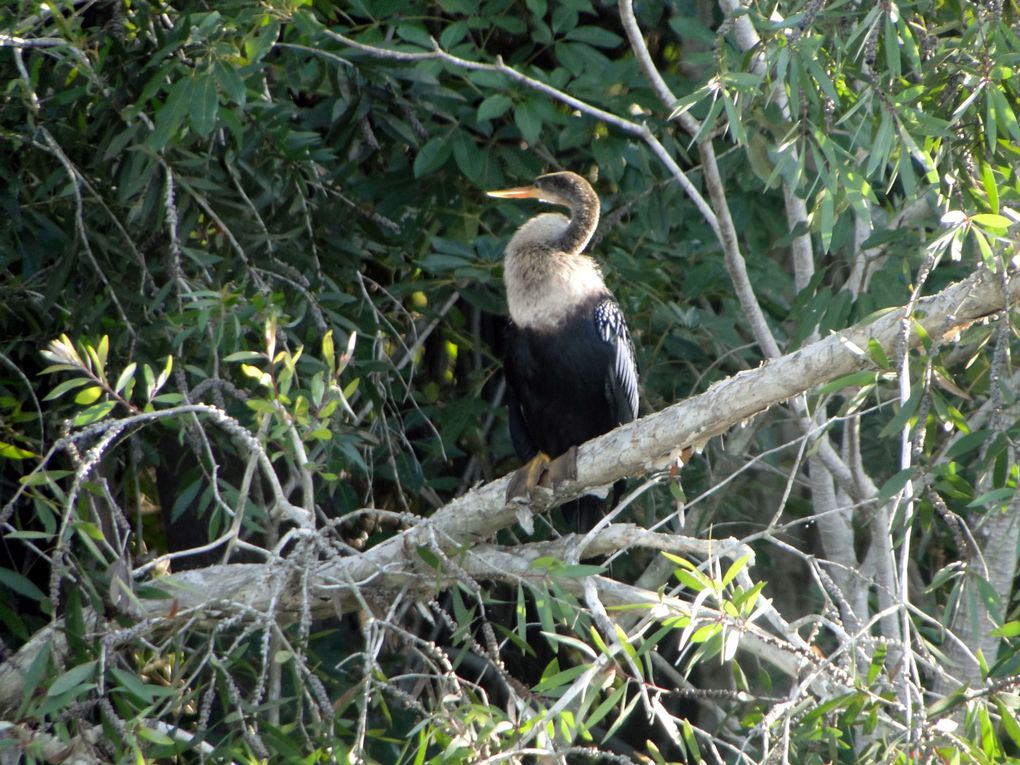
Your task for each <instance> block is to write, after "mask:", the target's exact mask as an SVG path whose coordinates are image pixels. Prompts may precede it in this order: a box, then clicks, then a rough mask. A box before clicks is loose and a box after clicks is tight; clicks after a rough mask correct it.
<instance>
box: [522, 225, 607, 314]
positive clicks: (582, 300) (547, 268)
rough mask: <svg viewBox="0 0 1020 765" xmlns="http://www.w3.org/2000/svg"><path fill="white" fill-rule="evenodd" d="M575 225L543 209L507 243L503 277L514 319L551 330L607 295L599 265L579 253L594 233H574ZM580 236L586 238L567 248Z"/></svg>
mask: <svg viewBox="0 0 1020 765" xmlns="http://www.w3.org/2000/svg"><path fill="white" fill-rule="evenodd" d="M596 216H597V213H596ZM574 225H575V221H573V220H570V221H568V220H567V218H566V217H564V216H563V215H560V214H559V213H544V214H542V215H539V216H537V217H535V218H532V219H531V220H529V221H528V222H527V223H525V224H524V225H523V226H521V227H520V228H519V229H518V230H517V233H516V234H514V236H513V238H512V239H511V240H510V244H508V245H507V248H506V260H505V262H504V271H503V280H504V282H505V283H506V297H507V304H508V306H509V308H510V317H511V318H512V319H513V321H514V323H515V324H517V325H518V326H520V327H530V328H534V329H552V328H554V327H555V326H557V325H559V324H560V323H561V322H562V321H563V320H564V319H565V318H567V317H568V316H569V315H570V314H571V313H573V312H574V311H576V310H577V309H578V308H580V307H581V306H583V305H585V304H586V303H589V302H590V301H591V300H593V299H595V298H597V297H599V296H602V295H604V294H607V290H606V284H605V282H604V281H603V279H602V271H601V270H600V269H599V267H598V264H597V263H596V262H595V261H594V260H593V259H592V258H590V257H588V256H587V255H582V254H580V253H579V252H576V250H577V249H579V248H580V246H583V245H584V244H586V243H587V239H588V238H589V237H590V236H591V234H590V233H588V234H587V235H584V234H583V232H582V233H581V234H578V233H576V232H574V231H573V230H572V229H573V227H574ZM589 225H591V224H589ZM579 237H583V241H580V243H579V245H575V247H574V250H573V251H571V250H568V249H567V248H566V247H565V246H563V245H564V244H566V243H568V242H571V241H575V242H576V241H578V238H579Z"/></svg>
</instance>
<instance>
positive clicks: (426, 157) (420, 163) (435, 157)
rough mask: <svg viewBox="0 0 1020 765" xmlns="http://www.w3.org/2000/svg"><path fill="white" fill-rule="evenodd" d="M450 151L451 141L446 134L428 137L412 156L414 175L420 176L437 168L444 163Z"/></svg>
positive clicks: (451, 148) (451, 149)
mask: <svg viewBox="0 0 1020 765" xmlns="http://www.w3.org/2000/svg"><path fill="white" fill-rule="evenodd" d="M452 151H453V143H452V142H451V141H450V139H449V137H448V136H444V137H442V138H440V137H436V138H431V139H429V140H428V141H427V142H426V143H425V145H424V146H422V147H421V149H419V150H418V156H416V157H415V158H414V177H415V178H421V177H422V176H423V175H428V174H429V173H431V172H434V171H435V170H438V169H439V168H440V167H442V166H443V165H444V164H446V160H448V159H449V158H450V154H451V152H452Z"/></svg>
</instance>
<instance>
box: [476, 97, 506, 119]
mask: <svg viewBox="0 0 1020 765" xmlns="http://www.w3.org/2000/svg"><path fill="white" fill-rule="evenodd" d="M513 105H514V102H513V101H511V100H510V97H509V96H505V95H503V94H502V93H495V94H493V95H491V96H489V97H488V98H486V99H485V100H484V101H482V103H480V104H479V105H478V114H477V117H476V118H477V120H478V121H479V122H484V121H486V120H494V119H496V118H497V117H501V116H503V115H504V114H506V113H507V111H509V109H510V107H511V106H513Z"/></svg>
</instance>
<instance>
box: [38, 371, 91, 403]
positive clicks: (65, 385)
mask: <svg viewBox="0 0 1020 765" xmlns="http://www.w3.org/2000/svg"><path fill="white" fill-rule="evenodd" d="M91 382H92V380H91V379H89V378H88V377H75V378H74V379H72V380H64V382H62V383H60V385H58V386H57V387H56V388H54V389H53V390H51V391H50V392H49V393H47V394H46V395H45V396H44V397H43V401H52V400H54V399H57V398H60V397H61V396H63V395H64V394H65V393H67V392H68V391H69V390H74V389H75V388H80V387H81V386H82V385H88V384H89V383H91Z"/></svg>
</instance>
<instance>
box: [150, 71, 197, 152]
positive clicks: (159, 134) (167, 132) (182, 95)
mask: <svg viewBox="0 0 1020 765" xmlns="http://www.w3.org/2000/svg"><path fill="white" fill-rule="evenodd" d="M193 82H194V81H193V80H192V78H191V77H181V78H180V79H179V80H177V82H175V83H174V84H173V85H172V86H171V88H170V95H169V96H168V97H167V99H166V103H165V104H163V107H162V108H161V109H160V110H159V111H158V112H156V127H155V129H154V130H153V131H152V133H151V134H150V135H149V137H148V139H147V140H146V141H145V143H146V145H147V146H148V147H149V148H150V149H152V150H153V151H161V150H162V149H163V147H164V146H166V145H167V143H169V142H170V139H171V138H172V137H173V135H174V133H176V132H177V128H179V127H180V126H181V124H182V123H183V122H184V117H185V116H187V113H188V108H189V106H190V105H191V89H192V87H193Z"/></svg>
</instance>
